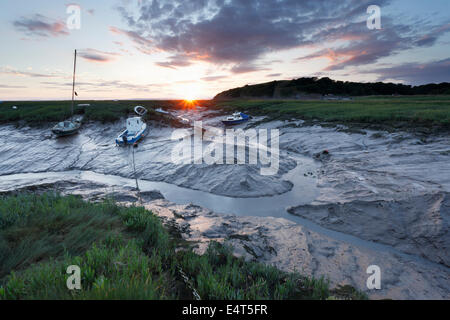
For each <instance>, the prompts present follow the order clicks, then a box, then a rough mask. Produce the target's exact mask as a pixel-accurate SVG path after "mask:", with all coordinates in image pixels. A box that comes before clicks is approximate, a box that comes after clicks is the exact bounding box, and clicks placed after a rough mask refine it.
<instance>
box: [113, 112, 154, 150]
mask: <svg viewBox="0 0 450 320" xmlns="http://www.w3.org/2000/svg"><path fill="white" fill-rule="evenodd" d="M134 111H135V112H136V113H137V114H138V115H139V117H131V118H128V119H127V128H126V129H125V131H123V132H122V133H121V134H119V136H118V137H117V138H116V145H119V146H123V145H129V144H135V143H136V142H138V141H139V140H141V139H142V138H143V137H145V135H146V134H147V131H148V126H147V124H146V123H145V122H144V120H142V118H141V116H143V115H145V114H146V113H147V110H146V109H145V108H144V107H141V106H137V107H136V108H134Z"/></svg>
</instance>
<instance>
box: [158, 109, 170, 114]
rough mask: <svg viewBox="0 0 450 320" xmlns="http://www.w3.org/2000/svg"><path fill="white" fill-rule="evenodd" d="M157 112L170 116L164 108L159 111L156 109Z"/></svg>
mask: <svg viewBox="0 0 450 320" xmlns="http://www.w3.org/2000/svg"><path fill="white" fill-rule="evenodd" d="M155 111H156V112H159V113H164V114H169V112H167V111H165V110H163V109H162V108H158V109H156V110H155Z"/></svg>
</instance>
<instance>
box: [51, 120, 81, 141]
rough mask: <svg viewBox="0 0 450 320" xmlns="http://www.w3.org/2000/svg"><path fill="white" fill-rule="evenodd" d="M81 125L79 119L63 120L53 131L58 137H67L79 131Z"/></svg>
mask: <svg viewBox="0 0 450 320" xmlns="http://www.w3.org/2000/svg"><path fill="white" fill-rule="evenodd" d="M80 127H81V122H80V121H79V120H74V121H62V122H60V123H58V124H56V125H55V126H54V127H53V129H52V132H53V133H54V134H56V135H57V136H58V137H65V136H70V135H72V134H75V133H77V132H78V130H79V129H80Z"/></svg>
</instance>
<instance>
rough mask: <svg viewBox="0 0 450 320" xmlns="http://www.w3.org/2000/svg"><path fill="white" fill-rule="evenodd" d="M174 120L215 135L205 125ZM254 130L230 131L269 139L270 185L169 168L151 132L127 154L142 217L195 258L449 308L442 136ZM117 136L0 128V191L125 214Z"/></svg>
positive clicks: (445, 140) (234, 168)
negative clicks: (174, 235)
mask: <svg viewBox="0 0 450 320" xmlns="http://www.w3.org/2000/svg"><path fill="white" fill-rule="evenodd" d="M183 116H185V117H186V118H189V119H191V120H202V121H203V123H204V125H205V126H212V127H219V126H220V125H221V124H220V118H218V117H217V116H216V115H214V114H213V113H208V112H204V113H203V112H201V113H199V112H186V113H185V114H183ZM259 120H260V119H254V121H256V122H249V123H248V124H244V125H241V126H240V128H244V129H245V128H251V127H255V125H256V123H258V125H257V126H256V127H257V128H259V129H261V128H269V129H272V128H276V129H279V130H280V134H281V135H280V170H279V172H278V173H277V174H276V175H273V176H262V175H261V174H260V170H259V169H260V166H258V165H256V166H252V165H207V164H201V165H194V164H175V163H173V162H172V160H171V150H172V149H173V147H174V146H175V144H176V143H177V142H176V141H172V140H171V134H172V132H173V129H172V128H168V127H164V126H158V125H155V126H152V127H151V130H150V133H149V135H148V136H147V137H146V139H145V140H144V141H143V142H142V143H141V144H140V145H139V148H137V149H136V154H135V158H136V169H137V176H138V178H139V184H140V187H141V190H144V191H145V192H149V194H151V195H152V196H149V195H148V194H147V193H145V197H144V199H143V201H144V205H145V206H146V207H147V208H148V209H151V210H153V211H154V212H156V213H157V214H158V215H160V216H161V217H165V219H166V220H167V223H168V224H169V225H171V226H173V228H175V229H177V230H180V234H181V235H182V237H184V238H185V239H186V240H189V241H194V242H196V243H197V244H198V246H199V248H198V250H200V251H201V250H203V248H204V247H205V244H206V243H207V242H208V241H210V240H218V241H225V240H226V241H230V242H231V243H232V244H233V245H234V246H235V252H236V254H240V255H244V256H246V257H247V258H249V259H256V260H258V261H262V262H266V263H271V264H275V265H277V266H278V267H279V268H282V269H284V270H288V271H293V270H299V271H302V270H303V271H304V272H305V273H307V274H311V275H314V276H317V277H319V276H327V277H329V278H330V280H331V281H332V283H333V284H335V285H338V284H350V285H352V286H355V287H357V288H359V289H361V290H366V287H365V281H366V279H367V275H366V273H365V271H366V268H367V266H369V265H371V264H376V265H379V266H380V267H381V270H382V290H381V291H375V292H373V291H371V292H368V293H369V294H370V296H371V297H376V298H379V297H388V298H399V299H418V298H424V299H432V298H436V299H441V298H445V299H448V298H450V297H449V292H450V284H449V280H448V279H450V277H449V267H448V266H449V256H448V253H447V252H448V248H449V235H448V205H449V202H448V193H449V192H450V161H449V160H450V137H449V136H447V135H445V134H442V135H430V136H427V137H419V136H416V135H412V134H409V133H405V132H395V133H389V132H386V131H370V130H364V131H362V132H351V131H349V130H347V129H348V128H347V129H346V128H345V127H344V126H342V127H332V128H331V127H324V126H320V125H310V124H307V123H305V122H303V121H300V120H283V121H270V122H264V123H259V122H257V121H259ZM121 129H122V123H115V124H112V125H99V124H98V123H90V124H87V125H85V126H84V127H83V129H82V130H81V132H80V134H79V135H77V136H73V137H67V138H63V139H54V138H52V137H51V135H50V134H49V132H48V131H47V130H43V129H37V128H29V127H22V128H15V127H13V126H0V139H1V140H2V141H4V143H2V144H1V145H0V175H1V176H2V177H1V178H0V179H1V180H0V189H1V190H3V191H12V190H14V189H17V188H23V187H33V186H35V190H37V191H38V190H40V189H41V187H39V185H42V184H45V185H47V186H48V187H47V189H48V190H59V191H62V192H65V193H75V194H81V195H82V196H83V197H85V198H87V199H94V200H95V199H97V198H98V199H100V198H103V197H105V196H106V195H107V194H109V195H114V197H115V198H116V200H117V201H121V202H123V203H124V204H126V205H129V204H130V203H132V202H135V201H136V195H135V194H134V193H133V191H132V187H133V186H134V185H135V181H134V179H132V178H133V177H134V175H133V173H132V170H131V168H132V153H131V152H132V149H131V148H117V147H115V146H114V138H115V136H116V135H117V133H118V132H120V130H121ZM324 150H327V153H324V152H323V151H324ZM316 155H318V156H316ZM152 190H158V192H157V191H152ZM159 192H160V193H159ZM162 195H164V197H165V198H166V199H161V197H162ZM146 197H148V198H146ZM287 207H291V208H292V210H291V212H292V213H295V215H293V214H288V213H287V211H286V209H287ZM230 214H234V215H230ZM333 230H334V231H333Z"/></svg>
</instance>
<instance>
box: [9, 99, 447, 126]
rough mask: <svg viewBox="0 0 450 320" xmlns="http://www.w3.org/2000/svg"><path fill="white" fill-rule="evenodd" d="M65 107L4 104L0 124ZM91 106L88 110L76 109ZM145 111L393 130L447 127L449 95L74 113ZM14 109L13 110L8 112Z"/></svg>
mask: <svg viewBox="0 0 450 320" xmlns="http://www.w3.org/2000/svg"><path fill="white" fill-rule="evenodd" d="M70 104H71V103H70V101H38V102H3V103H0V123H18V122H19V121H23V122H26V123H27V124H30V125H49V124H53V123H56V122H58V121H61V120H63V119H66V118H67V117H68V116H69V114H70ZM78 104H90V106H78ZM136 105H142V106H144V107H146V108H147V109H148V113H147V114H146V116H145V120H147V121H155V122H160V123H165V124H167V125H170V126H172V127H182V126H185V124H183V123H182V122H181V121H179V119H177V118H175V117H172V116H169V115H165V114H162V113H158V112H156V111H155V109H156V108H163V109H164V110H168V111H171V110H179V109H189V108H193V107H194V106H196V105H200V106H203V107H206V108H207V109H209V110H217V111H220V112H222V113H231V112H234V111H244V112H247V113H248V114H250V115H252V116H267V121H269V120H274V119H281V120H284V119H303V120H319V121H327V122H336V123H348V124H350V123H363V124H371V125H372V124H383V125H388V126H392V127H403V126H406V127H408V126H409V127H411V126H422V127H428V128H430V127H433V126H436V127H439V128H442V127H450V95H435V96H368V97H357V98H353V99H351V100H332V101H325V100H273V99H265V100H242V99H235V100H227V101H222V100H211V101H207V100H203V101H196V102H195V103H192V104H187V103H186V102H183V101H179V100H173V101H77V106H76V108H75V113H76V114H78V115H83V118H84V121H100V122H103V123H107V122H113V121H117V120H119V119H121V118H124V117H127V116H129V115H131V114H134V111H133V109H134V106H136ZM13 106H16V107H17V108H16V109H13V108H12V107H13Z"/></svg>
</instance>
